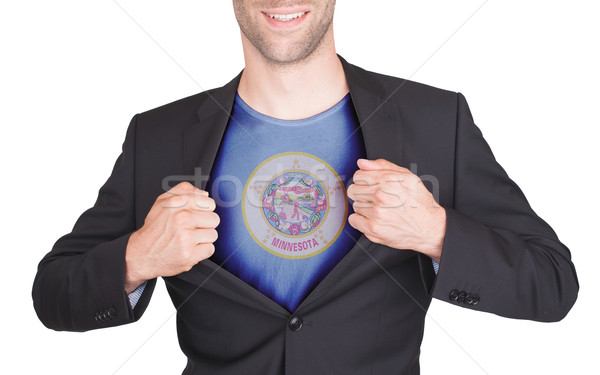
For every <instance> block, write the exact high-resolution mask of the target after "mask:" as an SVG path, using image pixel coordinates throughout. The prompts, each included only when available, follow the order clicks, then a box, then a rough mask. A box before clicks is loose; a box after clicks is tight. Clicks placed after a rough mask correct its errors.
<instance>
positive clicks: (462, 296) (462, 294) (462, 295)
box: [458, 291, 467, 302]
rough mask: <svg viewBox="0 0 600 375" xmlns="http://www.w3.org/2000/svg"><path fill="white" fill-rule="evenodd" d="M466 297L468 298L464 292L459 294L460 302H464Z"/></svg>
mask: <svg viewBox="0 0 600 375" xmlns="http://www.w3.org/2000/svg"><path fill="white" fill-rule="evenodd" d="M466 296H467V293H465V292H464V291H462V292H460V293H458V302H464V301H465V297H466Z"/></svg>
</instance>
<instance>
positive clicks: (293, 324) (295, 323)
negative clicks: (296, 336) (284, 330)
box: [288, 316, 302, 332]
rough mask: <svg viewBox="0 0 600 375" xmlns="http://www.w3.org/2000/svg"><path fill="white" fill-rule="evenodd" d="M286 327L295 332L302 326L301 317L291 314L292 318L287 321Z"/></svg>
mask: <svg viewBox="0 0 600 375" xmlns="http://www.w3.org/2000/svg"><path fill="white" fill-rule="evenodd" d="M288 327H289V329H290V330H292V331H294V332H297V331H299V330H300V328H302V318H300V317H299V316H293V317H292V319H290V321H289V322H288Z"/></svg>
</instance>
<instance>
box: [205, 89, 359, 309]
mask: <svg viewBox="0 0 600 375" xmlns="http://www.w3.org/2000/svg"><path fill="white" fill-rule="evenodd" d="M364 157H365V148H364V142H363V139H362V133H361V131H360V128H359V127H358V120H357V118H356V114H355V112H354V108H353V106H352V102H351V98H350V94H348V95H346V96H345V97H344V98H343V99H342V100H341V101H340V102H338V103H337V104H336V105H334V106H333V107H331V108H329V109H328V110H326V111H324V112H321V113H319V114H317V115H315V116H312V117H309V118H306V119H302V120H280V119H276V118H273V117H269V116H266V115H263V114H261V113H258V112H256V111H255V110H253V109H252V108H250V107H249V106H248V105H247V104H246V103H244V101H243V100H242V99H241V98H240V97H239V96H238V95H236V98H235V104H234V108H233V112H232V117H231V119H230V121H229V124H228V126H227V129H226V131H225V134H224V137H223V140H222V143H221V145H220V148H219V152H218V153H217V156H216V159H215V163H214V166H213V169H212V171H211V176H210V180H209V183H208V184H207V190H208V192H209V194H210V196H211V197H212V198H213V199H214V200H215V201H216V204H217V207H216V209H215V212H216V213H217V214H219V216H220V218H221V222H220V224H219V226H218V227H217V231H218V233H219V238H218V239H217V241H216V242H215V254H214V255H213V256H212V259H213V260H214V261H215V262H217V263H218V264H220V265H221V266H222V267H223V268H224V269H226V270H227V271H229V272H231V273H232V274H234V275H236V276H237V277H238V278H240V279H241V280H243V281H244V282H246V283H247V284H249V285H251V286H252V287H254V288H255V289H257V290H258V291H260V292H261V293H263V294H264V295H266V296H268V297H269V298H271V299H272V300H274V301H275V302H277V303H278V304H280V305H281V306H283V307H285V308H286V309H287V310H288V311H290V312H293V311H294V310H295V309H296V307H297V306H298V305H299V304H300V302H302V300H303V299H304V297H306V296H307V295H308V293H309V292H310V291H311V290H312V289H313V288H314V287H315V286H316V285H317V284H318V283H319V282H320V281H321V280H322V279H323V278H324V277H325V276H326V275H327V274H328V273H329V271H331V270H332V269H333V267H334V266H335V265H336V264H337V263H338V262H339V261H340V260H341V259H342V258H343V257H344V256H345V255H346V254H347V253H348V251H349V250H350V249H351V248H352V247H353V246H354V243H355V241H354V240H353V239H356V238H358V237H359V235H360V233H359V232H358V231H357V230H355V229H354V228H352V227H351V226H350V225H349V224H348V215H350V214H351V213H352V206H351V205H349V204H348V198H347V195H346V188H347V187H348V182H349V181H350V180H351V178H352V175H353V174H354V172H355V171H356V170H357V169H358V167H357V165H356V160H357V159H359V158H364Z"/></svg>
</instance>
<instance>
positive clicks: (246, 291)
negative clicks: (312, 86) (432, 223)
mask: <svg viewBox="0 0 600 375" xmlns="http://www.w3.org/2000/svg"><path fill="white" fill-rule="evenodd" d="M338 57H339V58H340V61H341V62H342V65H343V67H344V72H345V74H346V80H347V82H348V86H349V87H350V96H351V98H352V103H353V105H354V109H355V111H356V114H357V117H358V120H359V123H360V130H359V131H361V132H362V135H363V139H364V142H365V149H366V153H367V158H368V159H378V158H383V159H386V160H389V161H391V162H393V163H396V164H398V165H402V160H400V158H401V149H402V145H401V140H402V138H401V129H402V128H401V116H400V112H399V109H398V107H397V106H396V105H395V104H394V103H392V102H391V101H389V100H388V97H387V96H386V90H385V89H384V88H383V87H380V84H379V83H378V82H377V81H374V80H373V79H372V78H371V76H370V75H369V73H368V72H366V71H364V70H363V69H361V68H359V67H356V66H354V65H351V64H349V63H348V62H346V60H344V59H343V58H342V57H341V56H339V55H338ZM240 77H241V73H240V74H238V76H237V77H235V78H234V79H233V80H231V81H230V82H229V83H228V84H226V85H225V86H223V87H221V88H218V89H215V90H211V91H208V92H207V93H206V95H207V98H206V99H205V100H204V101H203V103H202V104H201V106H200V107H199V108H198V110H197V114H198V117H199V119H200V122H198V123H197V124H195V125H193V126H192V127H190V128H188V129H187V130H186V131H185V133H184V139H183V160H184V171H185V173H193V174H194V184H195V186H196V187H198V188H200V189H205V187H206V182H207V180H208V176H209V174H210V172H211V169H212V166H213V163H214V160H215V158H216V155H217V152H218V150H219V146H220V144H221V140H222V138H223V135H224V134H225V129H226V127H227V124H228V122H229V118H230V114H231V110H232V108H233V103H234V99H235V93H236V90H237V87H238V84H239V80H240ZM343 235H348V234H343ZM366 252H369V253H370V254H371V258H373V259H375V260H376V261H377V262H378V263H380V264H382V263H385V259H386V258H387V257H393V258H394V259H396V260H398V258H399V257H400V258H403V259H405V258H408V257H409V256H412V255H414V253H413V252H410V251H397V250H391V249H389V248H387V247H385V246H381V245H378V244H374V243H372V242H371V241H369V240H368V239H367V238H366V236H365V235H361V236H360V237H359V238H358V240H357V241H356V244H355V245H354V246H353V248H352V249H351V250H350V251H349V252H348V253H347V254H346V256H345V257H344V258H342V260H341V261H340V262H339V263H338V264H337V265H336V266H335V267H334V268H333V269H332V270H331V272H329V274H327V276H326V277H325V278H324V279H323V280H322V281H321V282H320V283H319V284H318V285H317V286H316V287H315V288H314V289H313V290H312V291H311V292H310V294H309V295H308V296H307V297H306V298H305V299H304V300H303V301H302V303H301V304H300V305H299V306H298V308H297V309H296V311H298V310H301V309H303V310H304V309H306V308H307V307H309V306H310V305H311V304H312V303H313V302H314V301H315V300H316V299H318V298H319V297H321V296H323V295H324V294H325V293H327V291H329V290H330V289H331V288H333V287H334V286H335V285H336V284H337V283H338V282H339V281H340V280H341V279H342V278H344V277H346V276H348V275H349V274H350V273H351V272H352V270H353V269H355V268H356V267H358V266H359V265H361V264H364V263H365V262H364V261H365V257H367V253H366ZM194 268H200V269H202V272H203V273H206V272H210V274H211V275H212V276H211V277H212V278H213V279H214V281H215V282H218V281H219V279H221V281H222V282H223V283H226V284H227V285H230V286H232V287H233V289H238V290H237V292H239V293H240V294H242V295H243V297H244V298H247V297H249V296H251V297H252V298H251V299H252V300H254V301H255V302H256V304H255V306H256V307H257V308H260V309H265V308H266V309H268V310H270V311H271V312H276V313H277V314H288V312H287V310H286V309H285V308H283V307H282V306H280V305H279V304H277V303H276V302H275V301H273V300H271V299H270V298H269V297H267V296H265V295H264V294H262V293H260V292H259V291H257V290H256V289H254V288H253V287H251V286H249V285H248V284H246V283H245V282H244V281H243V280H241V279H239V278H238V277H236V276H235V275H233V274H231V273H230V272H228V271H227V270H225V269H223V268H221V267H219V266H218V265H217V264H216V263H214V262H212V261H211V260H209V259H206V260H204V261H202V262H200V263H198V265H197V266H195V267H194ZM186 274H188V275H185V276H183V275H184V274H182V276H183V277H184V278H186V279H189V278H190V277H192V275H191V274H190V272H188V273H186ZM190 281H192V280H190ZM236 286H237V288H236Z"/></svg>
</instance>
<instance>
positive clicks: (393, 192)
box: [348, 159, 446, 262]
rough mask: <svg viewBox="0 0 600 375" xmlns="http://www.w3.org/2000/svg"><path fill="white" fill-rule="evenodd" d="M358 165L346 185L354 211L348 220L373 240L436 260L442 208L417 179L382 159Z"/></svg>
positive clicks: (441, 237)
mask: <svg viewBox="0 0 600 375" xmlns="http://www.w3.org/2000/svg"><path fill="white" fill-rule="evenodd" d="M358 167H359V168H360V169H359V170H358V171H356V173H355V174H354V176H353V178H352V179H353V181H354V183H353V184H352V185H350V186H349V187H348V197H349V198H350V199H352V200H354V203H353V205H352V208H353V209H354V212H355V213H353V214H352V215H350V216H349V217H348V223H350V225H352V227H354V228H356V229H357V230H359V231H361V232H362V233H364V234H365V236H366V237H367V238H368V239H369V240H371V241H373V242H375V243H379V244H382V245H386V246H389V247H392V248H396V249H412V250H415V251H418V252H420V253H423V254H425V255H427V256H429V257H430V258H432V259H433V260H435V261H436V262H439V261H440V256H441V254H442V244H443V241H444V236H445V234H446V211H445V210H444V208H443V207H441V206H440V205H439V204H438V203H437V202H436V201H435V199H434V197H433V196H432V195H431V193H430V192H429V190H427V188H425V186H424V185H423V183H422V181H421V179H420V178H419V177H418V176H416V175H415V174H413V173H412V172H411V171H409V170H408V169H406V168H403V167H400V166H398V165H396V164H394V163H391V162H389V161H387V160H384V159H377V160H365V159H359V160H358Z"/></svg>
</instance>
